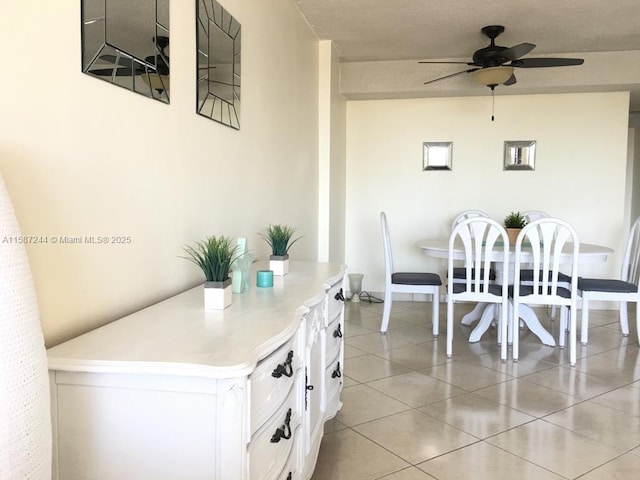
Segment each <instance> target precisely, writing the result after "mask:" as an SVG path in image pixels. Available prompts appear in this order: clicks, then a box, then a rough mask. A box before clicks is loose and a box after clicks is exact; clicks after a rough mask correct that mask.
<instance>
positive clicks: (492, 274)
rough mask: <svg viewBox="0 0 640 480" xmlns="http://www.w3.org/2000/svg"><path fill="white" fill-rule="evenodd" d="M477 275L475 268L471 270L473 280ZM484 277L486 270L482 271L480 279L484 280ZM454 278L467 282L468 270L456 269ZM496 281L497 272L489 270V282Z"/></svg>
mask: <svg viewBox="0 0 640 480" xmlns="http://www.w3.org/2000/svg"><path fill="white" fill-rule="evenodd" d="M475 274H476V270H475V268H473V269H471V278H476V277H475ZM483 276H484V269H482V270H480V278H482V277H483ZM453 278H457V279H462V280H466V278H467V269H466V268H464V267H458V268H454V269H453ZM495 279H496V272H494V271H493V269H491V270H489V280H495Z"/></svg>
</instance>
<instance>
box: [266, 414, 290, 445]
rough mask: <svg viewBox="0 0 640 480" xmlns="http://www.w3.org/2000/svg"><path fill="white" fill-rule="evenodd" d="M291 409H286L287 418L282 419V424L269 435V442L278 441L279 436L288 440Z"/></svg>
mask: <svg viewBox="0 0 640 480" xmlns="http://www.w3.org/2000/svg"><path fill="white" fill-rule="evenodd" d="M290 423H291V409H289V410H287V418H285V420H284V425H282V427H280V428H276V432H275V433H274V434H273V435H272V436H271V443H278V442H279V441H280V439H281V438H284V439H285V440H289V439H290V438H291V426H290Z"/></svg>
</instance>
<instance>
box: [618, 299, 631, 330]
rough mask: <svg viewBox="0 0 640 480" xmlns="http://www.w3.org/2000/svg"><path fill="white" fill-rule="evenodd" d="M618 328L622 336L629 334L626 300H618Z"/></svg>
mask: <svg viewBox="0 0 640 480" xmlns="http://www.w3.org/2000/svg"><path fill="white" fill-rule="evenodd" d="M620 329H621V330H622V335H623V336H624V337H628V336H629V318H628V314H627V302H620Z"/></svg>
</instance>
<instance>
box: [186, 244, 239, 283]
mask: <svg viewBox="0 0 640 480" xmlns="http://www.w3.org/2000/svg"><path fill="white" fill-rule="evenodd" d="M183 249H184V251H185V253H186V254H187V256H186V257H182V258H186V259H187V260H189V261H191V262H193V263H195V264H196V265H198V266H199V267H200V268H201V269H202V271H203V272H204V276H205V279H206V280H207V281H208V282H224V281H225V280H226V279H227V278H229V269H230V268H231V264H232V263H233V262H234V261H235V260H236V258H237V250H238V247H237V246H232V244H231V239H230V238H229V237H224V236H220V237H216V236H210V237H207V238H206V239H205V240H201V241H199V242H197V243H196V245H195V247H192V246H190V245H185V246H184V247H183Z"/></svg>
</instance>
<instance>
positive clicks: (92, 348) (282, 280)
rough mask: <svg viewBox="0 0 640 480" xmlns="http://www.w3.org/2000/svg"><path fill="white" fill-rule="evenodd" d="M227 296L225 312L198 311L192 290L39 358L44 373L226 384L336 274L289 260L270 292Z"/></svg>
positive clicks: (327, 267) (339, 272) (331, 267)
mask: <svg viewBox="0 0 640 480" xmlns="http://www.w3.org/2000/svg"><path fill="white" fill-rule="evenodd" d="M266 269H268V262H257V263H255V264H254V265H253V268H252V271H251V287H250V289H249V290H248V291H245V292H243V293H238V294H233V304H232V305H231V306H230V307H228V308H227V309H225V310H219V311H205V310H204V293H203V287H202V286H198V287H195V288H193V289H191V290H188V291H186V292H184V293H181V294H179V295H176V296H174V297H171V298H169V299H167V300H164V301H162V302H159V303H157V304H155V305H152V306H150V307H147V308H145V309H143V310H140V311H138V312H136V313H133V314H131V315H128V316H126V317H123V318H121V319H119V320H116V321H114V322H112V323H109V324H107V325H105V326H103V327H100V328H97V329H96V330H93V331H91V332H88V333H86V334H84V335H80V336H79V337H76V338H74V339H71V340H69V341H67V342H65V343H62V344H60V345H57V346H55V347H52V348H50V349H49V350H48V351H47V356H48V361H49V370H66V371H77V372H114V373H115V372H129V373H151V374H153V373H158V374H173V375H195V376H201V377H210V378H231V377H237V376H240V375H246V374H248V373H249V372H251V371H252V370H253V369H254V368H255V365H256V363H257V362H258V360H260V359H261V358H262V357H263V356H265V355H266V354H267V353H268V352H270V351H273V349H274V348H276V347H277V346H279V345H280V344H282V343H284V342H285V341H286V340H287V339H289V338H290V337H291V336H292V335H293V334H294V333H295V331H296V329H297V328H298V324H299V318H300V316H301V315H303V314H304V313H306V311H307V309H306V307H305V305H313V304H315V303H317V302H318V301H319V300H321V298H322V297H323V295H324V294H325V290H326V288H327V287H328V286H329V285H331V284H333V283H335V282H336V281H338V280H339V279H340V278H341V277H342V276H343V275H344V268H343V267H342V266H341V265H338V264H330V263H317V262H298V261H291V263H290V272H289V273H288V274H287V275H286V276H284V277H277V276H274V279H273V280H274V282H273V287H272V288H259V287H256V286H255V283H256V281H255V278H256V273H255V272H256V271H257V270H266Z"/></svg>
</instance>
